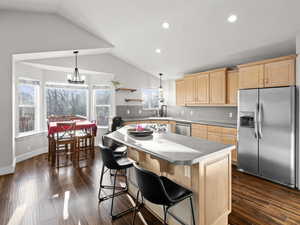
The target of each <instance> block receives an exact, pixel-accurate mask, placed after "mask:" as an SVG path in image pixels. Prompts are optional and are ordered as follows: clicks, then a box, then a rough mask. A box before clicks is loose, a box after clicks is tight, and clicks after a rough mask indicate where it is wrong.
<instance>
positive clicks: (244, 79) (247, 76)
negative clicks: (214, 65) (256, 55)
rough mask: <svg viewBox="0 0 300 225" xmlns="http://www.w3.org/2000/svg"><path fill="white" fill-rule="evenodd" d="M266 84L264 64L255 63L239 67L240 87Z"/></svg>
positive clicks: (254, 86) (258, 86)
mask: <svg viewBox="0 0 300 225" xmlns="http://www.w3.org/2000/svg"><path fill="white" fill-rule="evenodd" d="M263 86H264V66H263V65H254V66H246V67H241V68H239V88H240V89H245V88H260V87H263Z"/></svg>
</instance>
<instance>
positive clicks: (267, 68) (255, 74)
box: [238, 55, 296, 89]
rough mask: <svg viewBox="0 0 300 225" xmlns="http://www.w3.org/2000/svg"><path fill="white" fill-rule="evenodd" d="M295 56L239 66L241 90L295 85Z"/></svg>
mask: <svg viewBox="0 0 300 225" xmlns="http://www.w3.org/2000/svg"><path fill="white" fill-rule="evenodd" d="M295 59H296V56H295V55H290V56H284V57H279V58H274V59H267V60H263V61H258V62H253V63H248V64H244V65H239V66H238V67H239V88H240V89H245V88H264V87H280V86H289V85H295Z"/></svg>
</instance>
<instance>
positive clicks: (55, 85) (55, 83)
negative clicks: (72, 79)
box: [43, 82, 90, 121]
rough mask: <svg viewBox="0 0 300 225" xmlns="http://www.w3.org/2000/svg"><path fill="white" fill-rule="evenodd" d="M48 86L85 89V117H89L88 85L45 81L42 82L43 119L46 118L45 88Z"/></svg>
mask: <svg viewBox="0 0 300 225" xmlns="http://www.w3.org/2000/svg"><path fill="white" fill-rule="evenodd" d="M78 87H79V88H78ZM48 88H66V89H68V88H69V89H76V88H77V89H82V90H86V92H87V95H86V118H87V119H89V115H90V102H89V96H90V90H89V86H88V85H80V84H76V85H72V84H67V83H58V82H46V83H45V84H44V104H43V105H44V114H45V116H44V117H45V121H47V119H48V116H47V115H48V110H47V89H48Z"/></svg>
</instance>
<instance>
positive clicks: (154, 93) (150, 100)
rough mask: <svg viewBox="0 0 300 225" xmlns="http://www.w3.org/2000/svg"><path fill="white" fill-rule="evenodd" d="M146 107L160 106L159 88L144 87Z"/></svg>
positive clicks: (155, 107)
mask: <svg viewBox="0 0 300 225" xmlns="http://www.w3.org/2000/svg"><path fill="white" fill-rule="evenodd" d="M142 99H143V108H144V109H157V108H158V107H159V89H142Z"/></svg>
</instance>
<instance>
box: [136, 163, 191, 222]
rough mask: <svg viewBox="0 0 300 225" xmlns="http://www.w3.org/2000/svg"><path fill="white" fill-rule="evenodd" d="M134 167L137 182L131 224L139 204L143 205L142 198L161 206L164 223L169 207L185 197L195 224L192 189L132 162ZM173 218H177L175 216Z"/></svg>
mask: <svg viewBox="0 0 300 225" xmlns="http://www.w3.org/2000/svg"><path fill="white" fill-rule="evenodd" d="M134 167H135V172H136V179H137V184H138V192H137V195H136V204H135V210H134V215H133V220H132V224H133V225H134V222H135V217H136V214H137V211H139V210H140V208H141V206H143V199H144V198H145V199H147V200H148V201H149V202H151V203H154V204H157V205H162V206H163V211H164V224H166V221H167V214H168V211H169V209H170V208H171V207H173V206H174V205H176V204H177V203H179V202H181V201H183V200H185V199H189V200H190V206H191V214H192V221H193V225H195V216H194V208H193V202H192V195H193V193H192V191H190V190H188V189H186V188H184V187H182V186H180V185H179V184H176V183H174V182H173V181H171V180H170V179H168V178H167V177H163V176H158V175H156V174H155V173H152V172H151V171H148V170H145V169H143V168H140V167H139V166H138V165H137V164H134ZM140 194H141V196H142V203H141V204H139V195H140ZM174 219H175V220H177V219H176V218H175V217H174ZM178 222H180V221H178ZM180 223H181V222H180Z"/></svg>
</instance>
